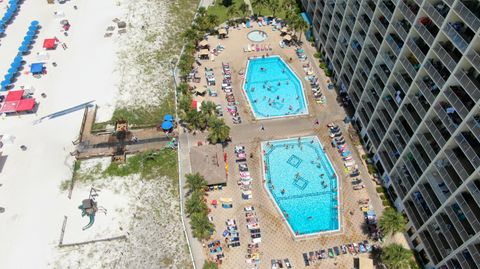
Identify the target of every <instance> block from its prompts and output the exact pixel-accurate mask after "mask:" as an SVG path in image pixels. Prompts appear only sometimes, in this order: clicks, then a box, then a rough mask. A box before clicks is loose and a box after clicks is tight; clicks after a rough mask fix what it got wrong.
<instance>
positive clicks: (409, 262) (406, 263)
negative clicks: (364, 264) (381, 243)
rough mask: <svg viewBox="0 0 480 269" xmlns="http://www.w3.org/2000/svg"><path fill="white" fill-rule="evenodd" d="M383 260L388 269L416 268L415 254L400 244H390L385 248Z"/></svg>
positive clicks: (382, 255)
mask: <svg viewBox="0 0 480 269" xmlns="http://www.w3.org/2000/svg"><path fill="white" fill-rule="evenodd" d="M381 259H382V263H383V264H384V265H385V266H386V267H387V268H388V269H410V268H415V267H414V266H416V262H415V259H414V256H413V252H412V251H411V250H408V249H405V248H404V247H403V246H402V245H400V244H390V245H388V246H386V247H384V248H383V249H382V254H381Z"/></svg>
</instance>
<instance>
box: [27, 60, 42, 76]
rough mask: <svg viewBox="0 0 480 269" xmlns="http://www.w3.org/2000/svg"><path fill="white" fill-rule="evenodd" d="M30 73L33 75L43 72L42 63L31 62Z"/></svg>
mask: <svg viewBox="0 0 480 269" xmlns="http://www.w3.org/2000/svg"><path fill="white" fill-rule="evenodd" d="M30 73H32V74H34V75H35V74H41V73H43V63H33V64H32V65H31V66H30Z"/></svg>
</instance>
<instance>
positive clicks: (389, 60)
mask: <svg viewBox="0 0 480 269" xmlns="http://www.w3.org/2000/svg"><path fill="white" fill-rule="evenodd" d="M382 58H383V61H384V62H385V64H386V65H387V67H388V69H390V70H393V67H394V66H395V61H396V60H397V59H396V57H395V55H394V54H393V53H392V52H391V51H387V52H385V53H383V57H382Z"/></svg>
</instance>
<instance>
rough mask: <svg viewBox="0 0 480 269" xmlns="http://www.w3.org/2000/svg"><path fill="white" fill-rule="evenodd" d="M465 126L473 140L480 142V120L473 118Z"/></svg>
mask: <svg viewBox="0 0 480 269" xmlns="http://www.w3.org/2000/svg"><path fill="white" fill-rule="evenodd" d="M467 126H468V129H469V130H470V132H472V134H473V135H474V136H475V138H477V140H479V141H480V120H479V119H475V117H473V118H472V119H470V120H468V121H467Z"/></svg>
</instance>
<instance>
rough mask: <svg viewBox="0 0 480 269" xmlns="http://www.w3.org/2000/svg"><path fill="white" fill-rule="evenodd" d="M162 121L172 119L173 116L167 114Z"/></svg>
mask: <svg viewBox="0 0 480 269" xmlns="http://www.w3.org/2000/svg"><path fill="white" fill-rule="evenodd" d="M163 120H164V121H173V116H172V115H170V114H167V115H165V116H164V117H163Z"/></svg>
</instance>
